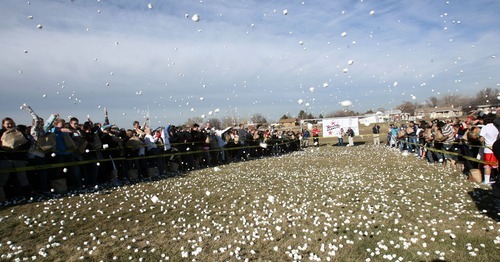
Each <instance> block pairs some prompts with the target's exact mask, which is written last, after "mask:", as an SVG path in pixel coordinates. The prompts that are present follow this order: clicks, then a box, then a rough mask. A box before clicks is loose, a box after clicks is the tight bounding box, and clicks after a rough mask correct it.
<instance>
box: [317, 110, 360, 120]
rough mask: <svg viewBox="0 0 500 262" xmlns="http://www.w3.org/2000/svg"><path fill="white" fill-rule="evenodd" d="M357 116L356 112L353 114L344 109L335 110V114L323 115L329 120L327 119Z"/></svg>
mask: <svg viewBox="0 0 500 262" xmlns="http://www.w3.org/2000/svg"><path fill="white" fill-rule="evenodd" d="M357 115H359V113H358V112H354V111H352V110H349V109H344V110H337V111H335V112H332V113H328V114H326V115H325V117H326V118H329V117H346V116H357Z"/></svg>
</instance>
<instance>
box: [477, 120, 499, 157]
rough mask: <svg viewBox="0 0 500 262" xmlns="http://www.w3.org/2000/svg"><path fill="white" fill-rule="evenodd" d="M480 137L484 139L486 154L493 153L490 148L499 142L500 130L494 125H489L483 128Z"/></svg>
mask: <svg viewBox="0 0 500 262" xmlns="http://www.w3.org/2000/svg"><path fill="white" fill-rule="evenodd" d="M479 135H480V136H482V137H484V145H485V146H486V147H485V148H484V153H487V154H488V153H489V154H491V153H493V151H491V149H490V148H488V147H491V146H492V145H493V143H495V141H496V140H497V136H498V129H497V128H496V127H495V126H494V125H493V123H489V124H487V125H485V126H483V128H481V132H480V133H479Z"/></svg>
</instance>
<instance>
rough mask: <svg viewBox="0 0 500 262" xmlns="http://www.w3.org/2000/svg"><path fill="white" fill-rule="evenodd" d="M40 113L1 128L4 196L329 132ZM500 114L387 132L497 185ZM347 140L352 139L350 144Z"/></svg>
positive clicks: (407, 146)
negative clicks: (120, 122) (124, 124)
mask: <svg viewBox="0 0 500 262" xmlns="http://www.w3.org/2000/svg"><path fill="white" fill-rule="evenodd" d="M22 109H24V110H26V111H27V112H28V113H29V114H30V115H31V117H32V119H33V121H32V123H31V126H26V125H16V123H15V121H14V120H13V119H11V118H9V117H5V118H4V119H3V120H2V128H1V129H0V138H1V142H0V143H1V144H0V145H1V150H0V201H3V200H5V199H9V198H16V197H30V196H51V195H53V194H54V193H57V194H58V193H64V192H67V191H77V190H81V189H84V190H87V189H93V188H99V187H102V186H118V185H121V184H123V183H129V182H133V181H140V180H143V179H148V178H151V177H167V176H170V175H175V174H179V173H185V172H187V171H190V170H195V169H200V168H205V167H213V166H217V165H221V164H226V163H229V162H235V161H244V160H249V159H253V158H260V157H266V156H275V155H281V154H284V153H288V152H292V151H297V150H300V149H302V148H305V147H308V146H311V145H310V144H309V140H310V138H311V137H312V138H313V139H312V143H313V144H312V145H313V146H319V138H320V133H321V131H320V130H319V128H318V127H317V126H316V127H315V128H313V129H312V130H311V132H309V130H307V129H302V130H301V131H300V132H294V131H291V130H288V131H277V130H272V129H271V130H269V129H267V130H263V129H260V128H259V127H258V126H245V125H243V124H240V125H238V126H235V127H228V128H226V129H224V130H218V129H215V128H213V127H212V126H211V123H210V122H207V123H205V124H204V125H203V126H200V125H198V124H193V125H190V126H174V125H166V126H163V127H158V128H156V129H152V128H151V127H149V126H148V119H146V121H145V123H143V124H142V125H141V123H139V122H138V121H134V122H133V124H132V127H131V128H129V129H125V128H119V127H117V126H116V125H113V124H110V121H109V118H108V113H107V110H106V109H105V111H104V122H103V123H94V122H92V121H91V120H90V119H87V121H85V122H84V123H80V121H79V119H77V118H75V117H72V118H70V119H69V122H66V121H65V119H63V118H60V117H59V115H57V114H53V115H51V116H50V117H49V118H48V119H47V120H46V121H44V119H42V118H41V117H39V116H38V115H37V114H36V113H35V111H34V110H33V109H32V108H31V107H29V106H27V105H23V106H22ZM498 127H500V118H497V117H496V114H488V115H482V116H481V117H479V118H472V117H469V118H467V120H465V121H461V120H459V119H446V120H444V121H441V120H438V119H435V120H433V121H431V122H426V121H420V122H418V123H415V122H413V121H410V122H409V123H407V124H401V125H399V126H396V125H394V124H391V125H390V126H389V129H388V131H387V143H386V145H387V146H388V147H392V148H395V149H397V150H400V151H401V152H402V153H403V154H414V155H415V156H416V157H418V158H421V159H424V160H426V161H428V162H429V163H442V164H443V165H447V166H448V167H450V168H459V169H460V170H461V171H462V172H463V173H464V174H469V173H470V172H471V170H474V169H475V170H483V183H485V184H489V183H493V182H494V181H495V179H496V177H497V173H498V171H497V168H498V164H497V163H498V161H497V159H498V158H500V142H499V143H498V145H497V144H494V143H495V141H497V137H498V134H499V132H498ZM372 130H373V139H374V144H379V143H380V135H381V132H383V131H381V128H380V126H379V125H377V124H375V125H374V126H373V128H372ZM344 137H347V138H348V143H347V144H344ZM353 137H354V132H353V130H352V129H351V128H350V127H349V128H347V129H346V130H345V131H344V130H343V129H342V130H341V132H339V135H338V143H336V145H337V146H344V145H347V146H353V145H354V143H353Z"/></svg>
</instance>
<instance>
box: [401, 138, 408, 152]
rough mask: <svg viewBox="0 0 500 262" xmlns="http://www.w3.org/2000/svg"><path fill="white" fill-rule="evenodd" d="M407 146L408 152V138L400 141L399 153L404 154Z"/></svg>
mask: <svg viewBox="0 0 500 262" xmlns="http://www.w3.org/2000/svg"><path fill="white" fill-rule="evenodd" d="M405 146H406V150H408V138H401V139H399V151H401V152H403V150H404V148H405Z"/></svg>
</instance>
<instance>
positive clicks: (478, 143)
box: [386, 113, 500, 184]
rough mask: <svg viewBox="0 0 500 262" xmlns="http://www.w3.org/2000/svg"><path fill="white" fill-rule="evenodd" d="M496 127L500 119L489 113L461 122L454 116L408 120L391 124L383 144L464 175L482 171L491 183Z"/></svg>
mask: <svg viewBox="0 0 500 262" xmlns="http://www.w3.org/2000/svg"><path fill="white" fill-rule="evenodd" d="M499 128H500V118H497V116H496V114H492V113H490V114H487V115H481V116H480V117H478V118H474V117H468V118H467V119H466V120H464V121H462V120H460V119H458V118H457V119H445V120H439V119H434V120H432V121H431V122H426V121H420V122H419V123H418V124H417V123H415V122H413V121H410V122H409V123H408V124H401V125H400V126H399V127H398V126H395V125H392V124H391V125H390V126H389V130H388V132H387V144H386V145H387V146H389V147H394V148H397V149H399V150H400V151H401V152H402V153H403V154H414V155H415V156H416V157H418V158H421V159H425V160H426V161H428V162H429V163H442V164H443V165H446V166H447V167H449V168H453V169H459V170H460V171H461V172H462V173H463V174H465V175H470V172H471V170H473V169H476V170H483V172H482V175H483V183H484V184H491V183H494V182H495V180H496V177H497V174H498V160H497V159H498V158H497V157H499V156H500V148H499V150H498V151H499V152H498V153H497V157H495V154H494V148H493V144H494V143H495V141H497V138H498V134H499ZM499 144H500V142H499ZM476 159H477V160H479V161H475V160H476ZM482 162H484V163H482Z"/></svg>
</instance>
